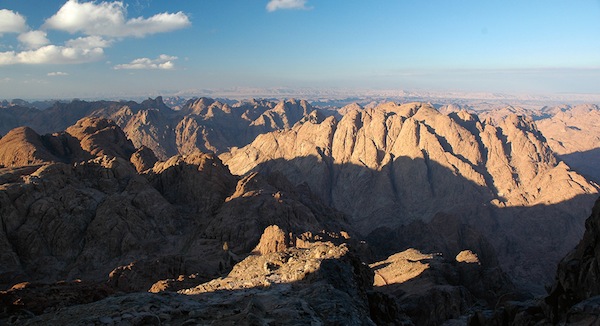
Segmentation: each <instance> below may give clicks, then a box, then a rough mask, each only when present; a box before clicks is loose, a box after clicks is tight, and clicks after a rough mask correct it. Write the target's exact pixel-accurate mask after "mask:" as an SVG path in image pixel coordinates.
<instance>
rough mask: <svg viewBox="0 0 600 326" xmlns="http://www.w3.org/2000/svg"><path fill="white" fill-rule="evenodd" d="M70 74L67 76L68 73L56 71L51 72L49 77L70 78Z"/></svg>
mask: <svg viewBox="0 0 600 326" xmlns="http://www.w3.org/2000/svg"><path fill="white" fill-rule="evenodd" d="M68 75H69V74H67V73H66V72H62V71H54V72H49V73H48V76H49V77H54V76H68Z"/></svg>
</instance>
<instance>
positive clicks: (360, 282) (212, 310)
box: [14, 242, 375, 325]
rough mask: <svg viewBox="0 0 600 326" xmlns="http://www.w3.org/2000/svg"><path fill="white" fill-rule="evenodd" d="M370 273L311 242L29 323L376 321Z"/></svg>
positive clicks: (334, 249) (339, 251) (343, 253)
mask: <svg viewBox="0 0 600 326" xmlns="http://www.w3.org/2000/svg"><path fill="white" fill-rule="evenodd" d="M371 280H372V274H371V273H370V271H369V269H368V268H367V267H366V266H364V265H362V264H361V263H360V260H358V259H357V257H356V256H354V255H353V254H352V253H351V252H350V251H349V249H348V248H347V247H346V246H345V245H339V246H336V245H334V244H332V243H330V242H312V243H311V244H310V245H308V246H307V247H306V248H304V249H298V248H288V249H285V250H283V251H280V252H272V253H268V254H265V255H251V256H249V257H247V258H246V259H244V260H243V261H241V262H240V263H238V264H237V265H236V266H235V267H234V268H233V270H232V271H231V272H230V273H229V275H227V276H226V277H223V278H219V279H215V280H213V281H210V282H208V283H203V284H201V285H198V286H196V287H192V288H189V289H186V290H181V291H179V292H178V293H168V292H163V293H160V294H152V293H133V294H126V295H117V296H110V297H108V298H105V299H103V300H99V301H96V302H93V303H85V302H82V304H80V305H74V306H70V307H66V308H62V309H60V310H56V311H50V312H46V313H44V314H41V315H40V316H37V317H33V318H31V317H27V316H18V317H15V320H14V321H15V322H23V321H26V322H27V324H30V325H44V324H70V323H73V322H74V321H76V322H77V323H81V324H94V325H103V324H113V323H114V324H118V323H127V324H133V325H142V324H157V325H159V324H176V325H188V324H190V325H192V324H219V325H234V324H235V325H290V324H303V325H308V324H318V325H331V324H344V325H375V323H374V322H373V321H372V320H371V318H370V312H369V304H368V295H367V291H369V289H370V288H371Z"/></svg>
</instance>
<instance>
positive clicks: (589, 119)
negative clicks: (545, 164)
mask: <svg viewBox="0 0 600 326" xmlns="http://www.w3.org/2000/svg"><path fill="white" fill-rule="evenodd" d="M598 121H600V108H598V106H597V105H591V104H585V105H583V104H582V105H577V106H573V107H571V106H563V107H557V108H551V109H550V108H548V109H547V110H545V111H544V116H543V118H542V119H540V120H537V121H536V124H537V125H538V126H539V128H540V131H541V132H542V133H543V134H544V136H546V139H548V144H549V145H550V147H552V149H553V150H554V151H555V152H556V153H557V154H558V155H559V156H560V157H561V158H562V159H563V160H565V162H567V164H569V166H571V167H573V168H574V169H576V170H577V171H580V172H581V173H582V174H584V175H585V176H589V177H590V178H591V179H592V180H594V181H596V182H598V183H600V172H599V169H598V166H597V162H599V161H600V123H598Z"/></svg>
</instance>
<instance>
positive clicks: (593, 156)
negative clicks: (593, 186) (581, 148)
mask: <svg viewBox="0 0 600 326" xmlns="http://www.w3.org/2000/svg"><path fill="white" fill-rule="evenodd" d="M559 157H560V158H561V159H562V160H564V161H565V162H566V163H567V164H568V165H569V166H570V167H572V168H573V169H574V170H576V171H577V172H579V173H581V174H582V175H584V176H585V177H587V178H589V179H590V180H593V181H594V182H596V183H599V184H600V167H598V162H600V148H594V149H591V150H589V151H585V152H574V153H570V154H564V155H560V156H559Z"/></svg>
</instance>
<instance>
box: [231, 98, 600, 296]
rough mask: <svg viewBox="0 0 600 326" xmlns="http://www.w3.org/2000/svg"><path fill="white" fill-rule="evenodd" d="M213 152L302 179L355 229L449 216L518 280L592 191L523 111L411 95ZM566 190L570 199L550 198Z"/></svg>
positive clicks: (552, 249)
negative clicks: (452, 105)
mask: <svg viewBox="0 0 600 326" xmlns="http://www.w3.org/2000/svg"><path fill="white" fill-rule="evenodd" d="M221 158H222V159H223V160H224V162H225V163H226V164H227V165H228V166H229V168H230V169H231V171H232V172H233V173H234V174H245V173H247V172H248V171H259V172H262V173H270V172H272V171H278V172H280V173H282V174H284V175H285V176H286V177H287V178H288V179H290V180H291V181H292V182H294V183H297V184H299V183H303V182H306V183H307V184H308V185H309V186H310V188H311V189H313V191H314V192H315V193H316V194H318V195H319V196H320V197H321V198H322V199H323V200H324V201H325V202H327V203H330V204H331V205H332V206H333V207H335V208H337V209H339V210H341V211H343V212H345V213H347V214H348V215H350V217H351V223H352V224H353V225H355V226H356V227H357V228H358V229H360V230H361V231H362V232H363V234H368V233H371V232H374V231H376V230H378V228H380V227H384V228H386V229H388V230H389V229H392V230H393V229H395V228H401V227H403V226H405V225H407V224H409V223H410V222H411V221H416V220H421V221H424V222H429V221H430V220H431V219H432V218H433V217H434V216H436V214H438V213H446V214H447V215H451V216H453V217H454V218H456V219H457V220H458V221H460V222H458V223H459V224H460V223H465V224H468V225H470V226H472V227H474V228H475V229H476V230H478V232H479V233H481V234H482V235H483V236H484V237H485V238H487V239H488V240H489V241H490V242H491V243H492V244H493V247H494V248H495V249H496V251H497V252H498V254H499V257H500V261H501V264H502V266H503V267H505V269H506V270H507V271H508V272H509V274H511V276H512V277H515V278H516V279H517V280H519V281H521V282H522V283H530V284H531V283H532V282H533V281H536V282H539V280H541V279H544V280H547V281H549V279H550V275H551V272H550V271H551V270H552V269H553V266H554V264H555V263H556V262H557V261H558V259H559V258H560V257H562V256H563V255H564V254H565V253H566V252H567V251H568V250H569V249H570V248H571V247H572V246H573V245H574V243H575V242H576V241H577V239H578V238H579V235H580V233H581V231H582V230H583V223H582V221H583V218H582V217H583V216H586V215H587V207H589V203H590V202H591V201H592V200H593V198H592V197H593V195H594V194H596V193H597V191H598V189H597V186H596V185H595V184H592V183H589V182H588V181H587V180H586V179H585V178H583V177H582V176H580V175H579V174H577V173H575V172H573V171H571V170H570V168H569V167H568V166H567V165H566V164H564V163H562V162H560V161H559V160H557V159H556V157H555V156H554V154H553V153H552V151H551V150H550V148H549V146H548V145H547V143H546V142H545V139H544V137H543V136H542V134H541V133H540V132H539V131H538V130H537V128H536V126H535V124H534V123H533V121H532V120H530V119H528V118H524V117H520V116H516V115H512V116H509V117H507V118H506V119H504V120H503V121H501V122H499V123H497V124H494V123H492V122H491V121H483V122H482V121H479V120H478V118H477V116H475V115H471V114H468V113H466V112H464V111H463V112H458V113H453V114H450V115H443V114H441V113H439V112H438V111H436V110H435V109H434V108H433V107H431V106H429V105H426V104H421V103H412V104H404V105H397V104H394V103H388V104H384V105H380V106H379V107H376V108H374V109H365V110H355V111H351V112H348V113H347V114H346V115H344V117H343V118H342V119H341V120H340V121H339V122H338V121H336V120H335V119H334V118H333V117H329V118H316V119H312V120H306V121H302V122H300V123H298V124H296V125H295V126H294V127H293V128H292V129H291V130H287V131H278V132H273V133H268V134H263V135H260V136H258V137H257V138H256V140H255V141H254V142H252V143H251V144H250V145H248V146H246V147H244V148H241V149H238V150H233V151H232V152H231V153H225V154H223V155H221ZM571 200H574V201H575V202H577V203H578V204H582V205H581V206H578V204H574V203H571V204H562V203H569V202H570V201H571ZM381 230H382V229H380V230H379V231H381ZM372 236H373V237H377V233H374V234H373V235H372ZM532 239H535V240H533V241H532ZM540 253H542V254H540Z"/></svg>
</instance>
